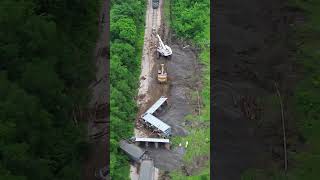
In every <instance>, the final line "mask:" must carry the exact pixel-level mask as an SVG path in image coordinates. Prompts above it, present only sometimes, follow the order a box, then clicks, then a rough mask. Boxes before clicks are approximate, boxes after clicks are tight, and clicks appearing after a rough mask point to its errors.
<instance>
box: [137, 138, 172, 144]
mask: <svg viewBox="0 0 320 180" xmlns="http://www.w3.org/2000/svg"><path fill="white" fill-rule="evenodd" d="M135 141H136V142H161V143H169V142H170V140H169V139H161V138H137V137H136V138H135Z"/></svg>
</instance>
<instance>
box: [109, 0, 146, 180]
mask: <svg viewBox="0 0 320 180" xmlns="http://www.w3.org/2000/svg"><path fill="white" fill-rule="evenodd" d="M145 3H146V2H145V1H144V0H128V1H119V0H113V1H111V12H110V33H111V47H110V54H111V63H110V88H111V98H110V107H111V113H110V122H111V123H110V124H111V125H110V128H111V129H110V157H111V160H110V174H111V177H112V179H129V164H128V161H127V160H128V159H127V156H126V155H124V154H123V152H122V151H121V150H120V149H119V148H118V143H119V141H120V140H121V139H125V138H128V137H130V136H132V134H133V128H134V120H135V115H136V113H137V106H136V102H135V100H134V97H135V96H136V95H137V88H138V77H139V74H140V60H141V53H142V45H143V33H144V17H145V16H144V13H145V6H146V5H145Z"/></svg>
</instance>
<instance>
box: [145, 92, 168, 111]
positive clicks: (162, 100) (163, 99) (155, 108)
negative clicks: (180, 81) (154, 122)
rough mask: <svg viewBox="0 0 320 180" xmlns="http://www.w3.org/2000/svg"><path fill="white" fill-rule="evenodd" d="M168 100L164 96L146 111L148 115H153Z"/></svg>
mask: <svg viewBox="0 0 320 180" xmlns="http://www.w3.org/2000/svg"><path fill="white" fill-rule="evenodd" d="M167 99H168V98H166V97H164V96H162V97H161V98H160V99H158V101H157V102H155V103H154V104H153V105H152V106H151V107H150V108H149V109H148V110H147V111H146V113H149V114H153V113H154V112H155V111H156V110H157V109H158V108H159V107H160V106H161V105H162V104H163V103H164V102H165V101H166V100H167Z"/></svg>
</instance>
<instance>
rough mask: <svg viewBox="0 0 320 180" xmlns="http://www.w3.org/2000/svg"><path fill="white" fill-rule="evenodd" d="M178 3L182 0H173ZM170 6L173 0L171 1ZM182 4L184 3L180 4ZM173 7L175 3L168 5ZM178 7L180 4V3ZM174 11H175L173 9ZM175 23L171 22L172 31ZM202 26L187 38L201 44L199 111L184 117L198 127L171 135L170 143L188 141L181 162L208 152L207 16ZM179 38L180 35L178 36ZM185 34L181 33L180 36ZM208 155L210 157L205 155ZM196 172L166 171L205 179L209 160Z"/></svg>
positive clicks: (179, 178) (185, 179) (175, 178)
mask: <svg viewBox="0 0 320 180" xmlns="http://www.w3.org/2000/svg"><path fill="white" fill-rule="evenodd" d="M177 3H178V4H180V5H181V3H183V2H182V1H180V2H177ZM169 5H170V0H166V1H165V4H164V17H165V21H166V23H167V24H171V23H174V22H175V21H176V20H175V19H176V18H175V17H173V22H171V21H170V9H169ZM173 6H174V4H173ZM182 6H184V5H182ZM172 8H173V9H174V8H176V7H172ZM180 8H181V6H180ZM175 14H177V12H175ZM167 21H169V22H167ZM175 27H179V26H172V27H171V28H173V31H175V30H176V29H175ZM204 27H205V28H204V29H200V30H199V32H198V34H199V36H197V37H195V38H194V39H187V40H191V41H192V42H193V43H194V44H196V45H197V46H199V47H201V52H200V54H198V59H199V61H200V63H201V64H203V65H204V66H203V69H202V71H203V73H202V88H201V89H199V93H200V96H201V101H202V104H203V107H202V108H201V114H200V116H199V115H195V114H193V115H191V114H190V115H188V116H187V117H185V119H188V120H190V121H191V122H192V123H193V124H199V122H200V123H201V127H200V126H198V127H197V125H195V127H187V130H188V131H189V133H190V134H189V135H188V136H185V137H174V138H172V142H173V145H174V146H178V145H179V143H181V144H182V145H183V146H184V145H185V143H186V141H188V148H187V149H186V153H185V155H184V157H183V160H184V162H185V164H187V165H188V164H190V165H191V164H192V163H193V162H194V161H195V160H196V159H197V158H200V157H203V156H210V47H209V44H210V23H209V16H208V18H207V19H206V24H205V25H204ZM199 37H200V38H199ZM182 38H183V37H182ZM184 38H185V37H184ZM197 96H198V94H197V92H196V91H195V92H193V93H192V99H194V100H195V101H197ZM209 159H210V157H209ZM200 168H201V169H199V171H200V172H195V174H193V175H192V176H186V175H185V174H183V173H182V172H181V171H180V170H178V171H174V172H171V173H170V176H171V178H172V180H206V179H208V180H209V179H210V161H207V162H205V163H204V167H200Z"/></svg>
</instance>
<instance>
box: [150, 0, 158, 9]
mask: <svg viewBox="0 0 320 180" xmlns="http://www.w3.org/2000/svg"><path fill="white" fill-rule="evenodd" d="M158 7H159V0H152V8H153V9H158Z"/></svg>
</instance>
